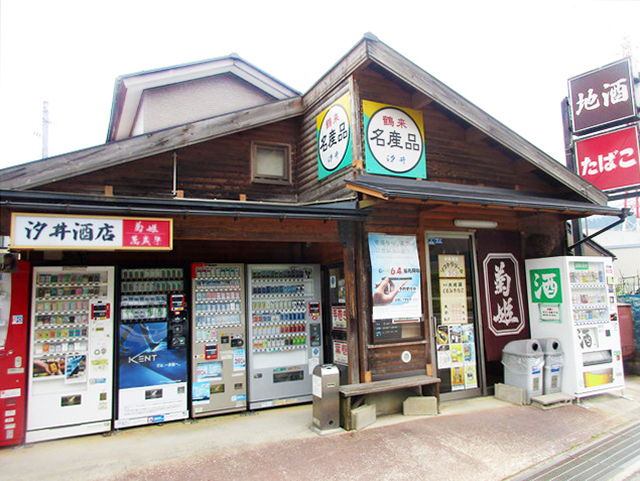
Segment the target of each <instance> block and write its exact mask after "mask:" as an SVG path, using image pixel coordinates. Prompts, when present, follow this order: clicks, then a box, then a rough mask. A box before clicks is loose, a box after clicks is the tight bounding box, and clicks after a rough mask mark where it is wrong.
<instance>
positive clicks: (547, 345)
mask: <svg viewBox="0 0 640 481" xmlns="http://www.w3.org/2000/svg"><path fill="white" fill-rule="evenodd" d="M538 343H539V344H540V347H541V348H542V352H543V354H544V393H545V394H553V393H556V392H560V391H562V367H563V362H564V353H563V351H562V344H561V343H560V341H559V340H558V339H555V338H552V337H550V338H547V339H538Z"/></svg>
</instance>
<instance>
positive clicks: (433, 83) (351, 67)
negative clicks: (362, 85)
mask: <svg viewBox="0 0 640 481" xmlns="http://www.w3.org/2000/svg"><path fill="white" fill-rule="evenodd" d="M370 63H374V64H376V65H378V66H380V67H381V68H383V69H385V70H386V71H388V72H389V73H391V74H393V75H394V76H395V77H397V78H398V79H400V80H401V81H403V82H405V83H406V84H407V85H410V86H412V87H413V88H414V89H415V90H416V91H417V92H421V93H422V94H424V95H425V96H427V97H428V98H430V99H433V101H435V102H437V103H439V104H440V105H442V106H443V107H445V108H446V109H447V110H449V111H450V112H452V113H453V114H454V115H457V116H458V117H460V118H461V119H463V120H464V121H465V122H467V123H469V124H470V125H472V126H474V127H475V128H477V129H478V130H480V131H481V132H483V133H484V134H486V136H487V137H489V138H492V139H494V140H495V141H496V142H498V143H499V144H501V145H502V146H504V147H505V148H507V149H509V150H510V151H512V152H514V153H515V154H516V155H518V156H520V157H522V159H524V160H525V161H527V162H529V163H531V164H532V165H533V166H535V167H536V168H538V169H540V170H542V171H544V172H546V173H547V174H548V175H549V176H551V177H552V178H554V179H556V180H557V181H559V182H560V183H561V184H563V185H565V186H567V187H568V188H569V189H571V190H573V191H574V192H576V193H578V194H580V195H581V196H582V197H583V198H585V199H586V200H589V201H591V202H595V203H597V204H601V205H605V204H606V202H607V196H606V194H604V193H603V192H602V191H600V190H599V189H598V188H597V187H595V186H593V185H592V184H590V183H589V182H586V181H585V180H583V179H582V178H581V177H579V176H577V175H576V174H574V173H573V172H571V171H569V170H568V169H566V168H565V167H564V166H562V165H561V164H560V163H558V162H557V161H555V160H554V159H553V158H552V157H550V156H548V155H547V154H545V153H544V152H542V151H541V150H539V149H538V148H536V147H535V146H534V145H532V144H530V143H529V142H527V141H526V140H525V139H523V138H522V137H520V136H519V135H518V134H516V133H515V132H513V131H512V130H510V129H509V128H507V127H506V126H504V125H503V124H502V123H500V122H498V121H497V120H496V119H494V118H493V117H491V116H490V115H488V114H487V113H486V112H484V111H482V110H481V109H479V108H478V107H476V106H475V105H473V104H471V103H470V102H468V101H467V100H466V99H464V98H463V97H461V96H460V95H458V94H457V93H456V92H455V91H453V90H452V89H450V88H449V87H447V86H446V85H444V84H443V83H442V82H440V81H439V80H437V79H436V78H434V77H432V76H431V75H429V74H428V73H427V72H425V71H424V70H422V69H421V68H420V67H418V66H417V65H415V64H414V63H412V62H410V61H409V60H407V59H406V58H405V57H403V56H402V55H400V54H399V53H398V52H396V51H395V50H393V49H391V48H390V47H388V46H387V45H385V44H384V43H382V42H380V41H379V40H378V39H377V38H375V37H374V36H373V35H371V34H366V35H365V36H364V37H363V38H362V39H361V40H360V42H358V43H357V44H356V45H355V46H354V47H353V48H352V49H351V50H350V51H349V52H348V53H347V54H346V55H345V56H344V57H343V58H342V59H340V60H339V61H338V63H337V64H336V65H334V67H333V68H332V69H331V70H329V71H328V72H327V73H326V74H325V75H324V76H323V77H322V78H321V79H320V80H318V82H316V84H314V86H313V87H311V89H310V90H309V91H308V92H307V93H306V94H304V96H303V97H302V98H299V97H296V98H292V99H288V100H280V101H278V102H274V103H271V104H266V105H264V106H260V107H256V108H252V109H247V110H243V111H239V112H234V113H230V114H225V115H221V116H218V117H214V118H211V119H206V120H202V121H198V122H193V123H189V124H185V125H181V126H178V127H173V128H169V129H165V130H162V131H157V132H153V133H148V134H144V135H140V136H137V137H132V138H129V139H125V140H121V141H117V142H113V143H108V144H105V145H101V146H97V147H92V148H90V149H85V150H81V151H77V152H71V153H68V154H63V155H60V156H57V157H51V158H48V159H43V160H41V161H35V162H31V163H27V164H22V165H18V166H15V167H9V168H7V169H3V170H2V171H0V173H1V174H2V179H1V181H0V186H1V188H3V189H15V190H26V189H31V188H35V187H39V186H42V185H45V184H48V183H51V182H55V181H59V180H62V179H64V178H67V177H71V176H77V175H81V174H86V173H89V172H93V171H96V170H99V169H103V168H106V167H111V166H114V165H119V164H123V163H126V162H130V161H134V160H138V159H141V158H143V157H148V156H150V155H154V154H159V153H162V152H170V151H172V150H174V149H176V148H180V147H184V146H187V145H192V144H196V143H199V142H204V141H207V140H211V139H214V138H218V137H221V136H224V135H228V134H232V133H236V132H240V131H243V130H248V129H252V128H255V127H258V126H261V125H266V124H269V123H274V122H278V121H281V120H284V119H287V118H291V117H295V116H298V115H302V114H303V113H304V112H305V111H307V110H308V109H310V108H312V107H313V106H314V105H315V104H316V103H317V102H319V101H320V100H321V99H322V98H323V96H324V95H326V94H327V93H329V92H330V91H331V90H332V89H334V88H335V87H336V85H338V84H339V83H340V82H341V81H343V80H344V79H346V78H347V77H348V76H349V75H351V74H353V73H354V72H355V71H356V70H358V69H360V68H363V67H364V66H366V65H369V64H370ZM114 109H115V110H117V106H114ZM112 124H114V120H113V117H112Z"/></svg>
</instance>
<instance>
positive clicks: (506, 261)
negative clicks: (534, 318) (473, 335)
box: [483, 253, 525, 336]
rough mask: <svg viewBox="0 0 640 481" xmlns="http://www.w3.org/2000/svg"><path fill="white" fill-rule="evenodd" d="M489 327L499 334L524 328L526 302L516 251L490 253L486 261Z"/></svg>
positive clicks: (509, 334) (516, 332)
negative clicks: (512, 252)
mask: <svg viewBox="0 0 640 481" xmlns="http://www.w3.org/2000/svg"><path fill="white" fill-rule="evenodd" d="M483 271H484V284H485V286H486V288H485V301H486V303H487V316H488V318H487V322H488V327H489V329H490V330H491V332H493V333H494V334H495V335H496V336H511V335H514V334H518V333H520V332H521V331H522V330H523V329H524V325H525V319H524V302H523V299H522V289H521V288H520V269H519V266H518V261H517V260H516V258H515V257H514V255H513V254H509V253H499V254H493V253H492V254H488V255H487V257H486V258H485V259H484V262H483Z"/></svg>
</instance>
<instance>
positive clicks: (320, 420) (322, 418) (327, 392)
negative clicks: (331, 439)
mask: <svg viewBox="0 0 640 481" xmlns="http://www.w3.org/2000/svg"><path fill="white" fill-rule="evenodd" d="M339 388H340V371H339V370H338V368H337V367H336V366H334V365H333V364H323V365H318V366H316V367H315V368H314V369H313V376H312V393H313V423H312V425H311V429H312V430H313V431H315V432H316V433H318V434H328V433H331V432H334V431H339V430H340V392H339Z"/></svg>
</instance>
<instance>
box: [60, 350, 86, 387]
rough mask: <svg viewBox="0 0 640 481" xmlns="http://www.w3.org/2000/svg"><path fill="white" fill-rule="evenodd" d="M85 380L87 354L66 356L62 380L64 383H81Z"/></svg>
mask: <svg viewBox="0 0 640 481" xmlns="http://www.w3.org/2000/svg"><path fill="white" fill-rule="evenodd" d="M86 380H87V356H86V355H85V354H77V355H72V356H67V362H66V364H65V375H64V382H65V383H66V384H74V383H82V382H85V381H86Z"/></svg>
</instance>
